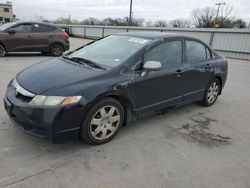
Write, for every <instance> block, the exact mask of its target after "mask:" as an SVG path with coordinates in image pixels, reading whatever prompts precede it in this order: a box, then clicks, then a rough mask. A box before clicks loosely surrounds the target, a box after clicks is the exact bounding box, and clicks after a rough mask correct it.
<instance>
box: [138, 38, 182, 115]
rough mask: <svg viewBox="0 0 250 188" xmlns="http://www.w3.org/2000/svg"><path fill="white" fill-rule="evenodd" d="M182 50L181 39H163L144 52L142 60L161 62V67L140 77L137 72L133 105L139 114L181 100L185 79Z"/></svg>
mask: <svg viewBox="0 0 250 188" xmlns="http://www.w3.org/2000/svg"><path fill="white" fill-rule="evenodd" d="M182 49H183V48H182V40H179V39H178V40H172V41H165V42H163V43H161V44H159V45H157V46H155V47H153V48H152V49H151V50H149V51H148V52H147V53H146V54H145V55H144V57H143V63H145V62H147V61H151V60H152V61H160V62H161V64H162V68H161V69H160V71H154V72H149V73H147V74H146V75H145V76H143V77H142V76H141V75H140V74H138V75H137V78H136V84H135V93H136V94H135V95H136V100H135V103H136V104H135V105H136V110H137V112H138V113H145V112H149V111H155V110H157V109H161V108H164V107H167V106H171V105H175V104H177V103H178V102H180V101H181V99H182V96H183V85H184V81H185V79H184V77H183V74H182V71H183V63H182V60H183V58H182V55H183V52H182Z"/></svg>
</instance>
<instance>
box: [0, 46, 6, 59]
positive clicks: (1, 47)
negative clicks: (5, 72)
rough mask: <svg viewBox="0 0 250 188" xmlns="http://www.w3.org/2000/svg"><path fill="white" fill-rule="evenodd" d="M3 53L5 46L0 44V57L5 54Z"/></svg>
mask: <svg viewBox="0 0 250 188" xmlns="http://www.w3.org/2000/svg"><path fill="white" fill-rule="evenodd" d="M5 54H6V51H5V48H4V47H3V45H1V44H0V57H3V56H5Z"/></svg>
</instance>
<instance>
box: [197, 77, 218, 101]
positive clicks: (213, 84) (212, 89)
mask: <svg viewBox="0 0 250 188" xmlns="http://www.w3.org/2000/svg"><path fill="white" fill-rule="evenodd" d="M220 90H221V83H220V81H219V80H218V79H217V78H215V79H213V80H212V81H210V82H209V84H208V85H207V88H206V91H205V94H204V97H203V99H202V101H200V103H201V105H203V106H211V105H213V104H214V103H215V102H216V100H217V98H218V96H219V94H220Z"/></svg>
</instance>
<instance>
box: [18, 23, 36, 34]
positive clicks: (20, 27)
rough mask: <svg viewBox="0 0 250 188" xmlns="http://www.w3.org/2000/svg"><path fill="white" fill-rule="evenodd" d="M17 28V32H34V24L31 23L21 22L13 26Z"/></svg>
mask: <svg viewBox="0 0 250 188" xmlns="http://www.w3.org/2000/svg"><path fill="white" fill-rule="evenodd" d="M13 28H15V29H16V32H18V33H29V32H32V26H31V24H21V25H18V26H16V27H13Z"/></svg>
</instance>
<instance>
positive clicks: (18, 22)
mask: <svg viewBox="0 0 250 188" xmlns="http://www.w3.org/2000/svg"><path fill="white" fill-rule="evenodd" d="M14 23H16V24H44V25H48V26H53V27H57V26H56V25H55V24H53V23H48V22H40V21H15V22H14Z"/></svg>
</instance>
